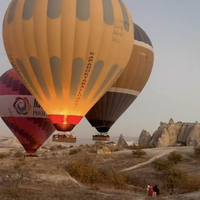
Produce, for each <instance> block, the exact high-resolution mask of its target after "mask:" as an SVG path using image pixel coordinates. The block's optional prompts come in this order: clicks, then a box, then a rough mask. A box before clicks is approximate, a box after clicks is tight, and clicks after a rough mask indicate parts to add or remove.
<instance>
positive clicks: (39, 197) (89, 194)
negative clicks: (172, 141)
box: [0, 147, 200, 200]
mask: <svg viewBox="0 0 200 200" xmlns="http://www.w3.org/2000/svg"><path fill="white" fill-rule="evenodd" d="M173 150H176V151H179V152H180V153H182V154H183V156H184V160H183V162H182V163H181V164H179V167H180V168H181V169H184V170H186V171H187V172H188V173H191V174H196V175H198V174H199V165H200V161H198V160H196V159H194V157H193V148H191V147H176V148H173V147H170V148H158V149H153V148H152V149H145V151H146V153H147V155H146V156H145V157H144V158H139V159H137V158H133V156H132V154H131V152H132V151H131V150H123V151H117V152H114V153H112V154H107V155H97V154H94V153H93V154H92V153H90V154H88V155H89V156H90V157H93V159H94V160H95V162H96V165H98V166H99V167H105V168H108V169H114V170H116V171H121V170H125V169H126V170H125V172H124V174H125V175H128V176H129V177H131V178H132V179H133V180H134V181H135V182H134V181H133V182H134V183H135V185H134V184H132V185H130V187H129V188H128V189H126V190H117V189H115V188H114V187H111V186H110V187H105V186H104V185H94V186H93V187H91V186H89V185H83V184H81V183H79V182H77V181H76V180H75V179H73V178H72V177H71V176H69V174H68V173H67V172H66V170H65V166H66V164H67V163H68V162H69V161H70V160H79V159H81V157H83V156H84V155H85V152H84V150H83V151H82V152H80V153H78V154H75V155H69V151H70V150H68V149H67V150H57V151H52V152H51V151H49V150H45V149H40V150H39V151H38V155H39V157H38V158H32V159H31V158H26V159H25V161H24V160H23V159H21V158H20V159H19V158H16V157H14V154H15V152H17V151H22V148H21V147H16V148H11V147H0V153H7V154H8V155H9V156H8V157H6V158H4V159H1V160H0V199H1V200H11V199H13V200H14V199H20V200H29V199H30V200H43V199H48V200H62V199H63V200H66V199H67V200H79V199H80V200H86V199H87V200H93V199H94V200H102V199H103V200H104V199H105V200H118V199H119V200H132V199H134V200H148V199H152V198H148V197H147V194H146V184H147V183H148V182H151V184H158V185H159V181H158V180H157V177H156V176H155V173H154V169H153V164H152V162H154V161H155V160H156V159H160V157H158V155H162V154H165V153H166V155H163V157H166V156H167V154H168V153H169V152H171V151H173ZM19 162H21V163H25V164H24V165H25V166H26V168H25V169H26V170H27V169H28V170H27V171H28V172H27V174H26V176H25V177H26V178H25V179H24V180H23V181H21V182H20V185H19V191H17V190H16V188H15V186H16V184H17V183H16V182H17V181H16V180H18V178H19V177H12V175H13V176H14V175H15V176H16V171H17V173H18V174H20V173H22V172H21V171H18V169H16V170H15V169H13V166H15V165H16V163H19ZM141 163H146V164H144V165H143V166H141V165H140V164H141ZM133 166H134V168H133V169H131V167H133ZM139 179H140V185H139V184H138V182H137V180H139ZM141 179H142V180H143V183H142V184H141ZM136 185H137V187H136ZM160 186H161V185H160ZM160 188H161V196H160V197H159V198H158V199H166V200H167V199H174V200H175V199H180V200H182V199H183V200H186V199H188V200H189V199H191V200H192V199H200V198H199V195H200V193H199V192H196V193H190V194H184V195H179V196H174V197H168V193H167V192H165V188H162V187H160Z"/></svg>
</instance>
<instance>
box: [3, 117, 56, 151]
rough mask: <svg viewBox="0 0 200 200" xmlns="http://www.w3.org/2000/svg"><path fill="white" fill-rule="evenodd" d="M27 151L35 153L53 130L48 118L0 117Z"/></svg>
mask: <svg viewBox="0 0 200 200" xmlns="http://www.w3.org/2000/svg"><path fill="white" fill-rule="evenodd" d="M2 120H3V121H4V122H5V124H6V125H7V126H8V128H9V129H10V130H11V131H12V133H13V134H14V135H15V136H16V138H17V139H18V140H19V142H20V143H21V144H22V146H23V147H24V149H25V150H26V152H27V153H35V152H36V151H37V150H38V149H39V148H40V147H41V145H42V144H43V143H44V142H45V141H46V140H47V139H48V138H49V137H50V135H51V134H52V133H53V132H54V131H55V128H54V126H53V124H52V123H51V121H50V119H48V118H28V117H2Z"/></svg>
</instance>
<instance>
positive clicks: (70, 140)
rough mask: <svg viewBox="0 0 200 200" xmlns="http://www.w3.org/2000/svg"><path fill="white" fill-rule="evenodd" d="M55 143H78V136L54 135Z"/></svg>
mask: <svg viewBox="0 0 200 200" xmlns="http://www.w3.org/2000/svg"><path fill="white" fill-rule="evenodd" d="M52 141H53V142H66V143H76V136H71V135H59V134H58V135H53V138H52Z"/></svg>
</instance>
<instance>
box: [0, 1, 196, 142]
mask: <svg viewBox="0 0 200 200" xmlns="http://www.w3.org/2000/svg"><path fill="white" fill-rule="evenodd" d="M9 2H10V0H1V2H0V27H1V28H2V21H3V16H4V13H5V11H6V9H7V6H8V4H9ZM124 2H125V3H126V5H127V7H128V8H129V11H130V12H131V15H132V18H133V21H134V22H135V23H136V24H138V25H139V26H141V27H142V29H144V31H145V32H146V33H147V34H148V36H149V38H150V39H151V42H152V44H153V47H154V53H155V58H154V67H153V71H152V74H151V76H150V78H149V81H148V83H147V84H146V87H145V88H144V89H143V91H142V93H141V94H140V95H139V97H138V98H137V99H136V100H135V102H133V104H132V105H131V106H130V107H129V109H128V110H127V111H126V112H125V113H124V114H123V115H122V116H121V117H120V119H118V121H117V122H116V123H115V124H114V125H113V127H112V128H111V129H110V131H109V134H110V135H112V136H118V135H119V134H121V133H122V134H123V135H126V136H133V137H135V136H139V134H140V133H141V131H142V129H145V130H147V131H149V132H150V133H151V134H152V133H153V132H154V131H155V130H156V129H157V128H158V126H159V123H160V121H168V120H169V118H171V117H172V118H173V119H174V120H175V121H186V122H195V121H196V120H197V121H200V92H199V88H200V87H199V86H200V64H199V60H200V49H199V47H200V20H199V19H200V12H199V8H200V1H199V0H167V1H166V0H151V1H150V0H124ZM9 68H11V65H10V63H9V62H8V59H7V56H6V54H5V50H4V46H3V41H2V37H1V38H0V74H2V73H4V72H5V71H6V70H8V69H9ZM1 106H2V105H1ZM74 132H75V134H76V135H77V137H81V138H83V137H90V136H91V135H92V134H94V133H96V130H95V129H94V128H92V127H91V126H90V124H89V123H88V122H87V120H86V119H83V120H82V121H81V123H80V124H79V125H77V127H76V128H75V129H74ZM0 134H2V135H12V134H11V133H10V131H9V129H8V128H7V127H6V125H5V124H4V123H3V122H2V121H0Z"/></svg>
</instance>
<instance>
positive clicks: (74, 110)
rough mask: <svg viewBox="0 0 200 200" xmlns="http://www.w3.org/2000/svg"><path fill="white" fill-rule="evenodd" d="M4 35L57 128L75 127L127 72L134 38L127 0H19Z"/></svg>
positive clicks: (28, 83) (21, 73)
mask: <svg viewBox="0 0 200 200" xmlns="http://www.w3.org/2000/svg"><path fill="white" fill-rule="evenodd" d="M3 40H4V46H5V49H6V52H7V55H8V58H9V60H10V62H11V64H12V66H13V67H14V68H15V70H16V71H17V73H18V75H19V76H20V77H21V79H22V80H23V82H24V84H25V85H26V86H27V88H28V89H29V91H30V92H31V93H32V94H33V95H34V97H35V98H36V99H37V100H38V102H39V103H40V105H41V106H42V107H43V109H44V110H45V112H46V113H47V114H48V115H49V117H50V119H51V120H52V122H53V123H54V125H55V127H56V128H57V130H60V131H71V130H72V129H73V128H74V126H75V125H76V124H78V123H79V122H80V120H81V119H82V118H83V116H85V114H86V113H87V112H88V111H89V109H90V108H91V107H92V106H93V105H94V104H95V103H96V102H97V101H98V100H99V99H100V97H101V96H102V95H103V94H104V93H105V92H106V91H107V90H108V88H110V86H111V85H112V84H113V83H114V82H115V81H116V79H117V78H118V77H119V75H120V74H121V73H122V72H123V70H124V68H125V66H126V65H127V63H128V60H129V58H130V55H131V52H132V48H133V46H132V43H133V40H134V38H133V24H132V19H131V15H130V13H129V11H128V9H127V8H126V6H125V4H124V3H123V2H122V1H121V0H95V1H94V0H76V1H75V0H65V1H64V0H32V1H30V0H26V1H25V0H20V1H16V0H13V1H12V2H11V3H10V5H9V7H8V9H7V12H6V14H5V18H4V25H3Z"/></svg>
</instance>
